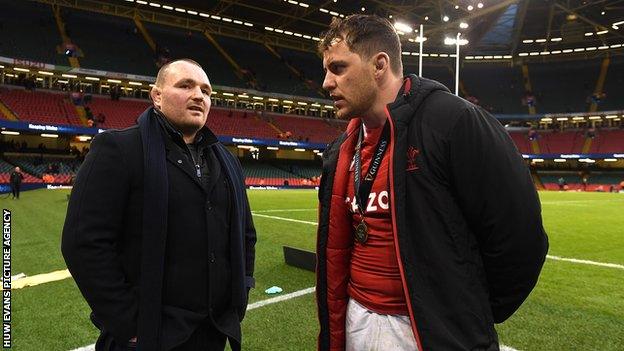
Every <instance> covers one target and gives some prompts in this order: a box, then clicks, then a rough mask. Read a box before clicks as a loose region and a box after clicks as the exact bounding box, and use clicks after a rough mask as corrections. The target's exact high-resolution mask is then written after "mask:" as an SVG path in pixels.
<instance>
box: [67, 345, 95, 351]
mask: <svg viewBox="0 0 624 351" xmlns="http://www.w3.org/2000/svg"><path fill="white" fill-rule="evenodd" d="M71 351H95V344H91V345H87V346H83V347H79V348H77V349H73V350H71Z"/></svg>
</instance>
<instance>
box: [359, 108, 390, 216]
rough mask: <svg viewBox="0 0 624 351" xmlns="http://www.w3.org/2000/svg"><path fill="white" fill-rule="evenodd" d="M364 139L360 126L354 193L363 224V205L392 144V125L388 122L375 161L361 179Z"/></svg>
mask: <svg viewBox="0 0 624 351" xmlns="http://www.w3.org/2000/svg"><path fill="white" fill-rule="evenodd" d="M363 139H364V125H363V124H362V125H361V126H360V135H359V138H358V142H357V145H356V146H355V160H354V162H355V164H354V168H355V170H354V171H355V172H354V173H355V174H354V177H353V178H354V179H353V184H354V187H353V188H354V189H353V190H354V192H355V199H356V201H357V205H358V212H359V213H360V216H362V222H363V221H364V212H365V211H364V207H363V206H362V203H366V200H367V199H368V196H369V195H370V192H371V189H372V188H373V182H374V181H375V178H376V177H377V172H378V171H379V168H380V167H381V160H382V159H383V157H384V155H385V153H386V150H388V144H389V142H390V123H388V121H387V120H386V123H385V124H384V127H383V131H382V132H381V136H380V137H379V142H378V143H377V147H376V148H375V153H374V154H373V160H372V162H371V164H370V166H369V167H368V172H366V176H364V179H361V174H362V141H363Z"/></svg>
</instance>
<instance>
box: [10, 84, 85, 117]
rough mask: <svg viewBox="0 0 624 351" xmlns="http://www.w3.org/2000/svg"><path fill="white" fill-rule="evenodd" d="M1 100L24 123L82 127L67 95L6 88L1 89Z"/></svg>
mask: <svg viewBox="0 0 624 351" xmlns="http://www.w3.org/2000/svg"><path fill="white" fill-rule="evenodd" d="M0 100H2V102H3V103H4V104H5V105H6V106H7V107H8V108H10V109H11V110H12V111H13V112H14V113H15V114H16V115H17V117H18V118H19V119H20V120H23V121H31V122H39V123H51V124H65V125H67V124H70V125H77V126H81V125H82V123H81V122H80V119H79V117H78V113H77V112H76V108H75V107H74V105H72V103H71V102H70V101H69V98H68V97H67V94H66V93H62V92H53V91H45V92H42V91H37V92H31V91H25V90H23V89H18V88H14V87H11V88H8V87H6V86H5V87H2V88H0Z"/></svg>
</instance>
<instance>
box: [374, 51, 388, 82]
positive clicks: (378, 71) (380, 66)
mask: <svg viewBox="0 0 624 351" xmlns="http://www.w3.org/2000/svg"><path fill="white" fill-rule="evenodd" d="M373 64H374V65H375V77H377V78H379V77H381V76H382V75H384V74H385V72H386V71H388V69H390V57H389V56H388V54H386V53H385V52H378V53H377V54H375V56H374V57H373Z"/></svg>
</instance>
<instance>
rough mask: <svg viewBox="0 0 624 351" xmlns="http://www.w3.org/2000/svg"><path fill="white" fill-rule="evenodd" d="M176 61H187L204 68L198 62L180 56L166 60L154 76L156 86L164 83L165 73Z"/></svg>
mask: <svg viewBox="0 0 624 351" xmlns="http://www.w3.org/2000/svg"><path fill="white" fill-rule="evenodd" d="M178 62H188V63H190V64H193V65H195V66H197V67H199V68H201V69H202V70H203V69H204V68H203V67H202V66H201V65H200V64H199V63H197V61H195V60H191V59H189V58H182V59H177V60H173V61H170V62H167V63H165V64H164V65H162V67H160V69H159V70H158V75H157V76H156V83H155V84H156V86H159V87H162V86H163V84H164V83H165V79H167V73H169V70H170V68H171V65H174V64H176V63H178Z"/></svg>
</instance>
